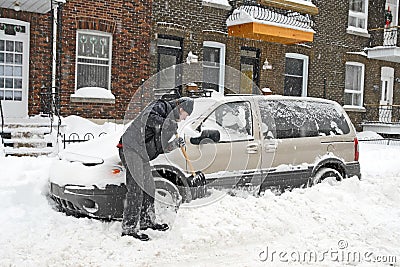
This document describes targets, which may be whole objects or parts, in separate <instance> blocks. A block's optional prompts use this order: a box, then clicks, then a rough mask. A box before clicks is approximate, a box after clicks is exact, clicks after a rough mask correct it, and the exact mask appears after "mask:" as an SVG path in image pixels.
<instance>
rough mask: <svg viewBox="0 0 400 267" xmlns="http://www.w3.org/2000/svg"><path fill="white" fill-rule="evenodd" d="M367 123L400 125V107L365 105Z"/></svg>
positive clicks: (364, 117)
mask: <svg viewBox="0 0 400 267" xmlns="http://www.w3.org/2000/svg"><path fill="white" fill-rule="evenodd" d="M365 108H366V112H365V113H364V115H363V121H364V122H365V123H381V124H400V105H365Z"/></svg>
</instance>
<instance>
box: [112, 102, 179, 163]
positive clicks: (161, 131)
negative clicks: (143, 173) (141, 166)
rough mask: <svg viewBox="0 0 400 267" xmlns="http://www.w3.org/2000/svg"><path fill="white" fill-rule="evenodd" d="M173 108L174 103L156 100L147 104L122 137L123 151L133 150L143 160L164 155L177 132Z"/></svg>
mask: <svg viewBox="0 0 400 267" xmlns="http://www.w3.org/2000/svg"><path fill="white" fill-rule="evenodd" d="M175 107H176V103H175V102H174V101H164V100H156V101H154V102H152V103H151V104H149V105H148V106H147V107H146V108H145V109H144V110H143V111H142V112H141V113H140V114H139V115H138V116H137V117H136V118H135V119H134V120H133V121H132V124H131V125H130V126H129V127H128V128H127V129H126V131H125V133H124V134H123V135H122V137H121V141H120V143H122V147H123V149H125V148H126V149H133V150H135V151H136V152H137V153H138V154H139V155H140V156H141V157H142V158H143V159H144V160H152V159H155V158H156V157H158V155H160V154H163V153H165V152H166V148H167V147H168V145H169V144H168V141H169V140H170V139H171V137H172V136H173V135H175V133H176V130H177V123H176V121H175V120H176V119H178V118H179V111H178V110H177V109H176V108H175Z"/></svg>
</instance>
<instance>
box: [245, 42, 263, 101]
mask: <svg viewBox="0 0 400 267" xmlns="http://www.w3.org/2000/svg"><path fill="white" fill-rule="evenodd" d="M240 72H241V73H242V76H241V79H240V93H241V94H257V93H259V90H258V89H257V87H258V85H259V81H260V75H259V73H260V50H259V49H254V48H249V47H242V49H241V51H240ZM245 77H247V78H248V79H246V78H245Z"/></svg>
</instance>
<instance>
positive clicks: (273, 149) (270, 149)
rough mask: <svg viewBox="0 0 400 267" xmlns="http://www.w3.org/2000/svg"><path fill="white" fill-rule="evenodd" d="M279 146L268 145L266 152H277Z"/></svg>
mask: <svg viewBox="0 0 400 267" xmlns="http://www.w3.org/2000/svg"><path fill="white" fill-rule="evenodd" d="M277 147H278V146H277V145H276V144H266V145H265V151H267V152H273V151H275V150H276V148H277Z"/></svg>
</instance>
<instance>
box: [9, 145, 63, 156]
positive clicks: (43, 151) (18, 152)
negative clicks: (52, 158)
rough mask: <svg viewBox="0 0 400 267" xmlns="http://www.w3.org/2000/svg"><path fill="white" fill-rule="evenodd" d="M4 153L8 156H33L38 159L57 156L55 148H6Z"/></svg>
mask: <svg viewBox="0 0 400 267" xmlns="http://www.w3.org/2000/svg"><path fill="white" fill-rule="evenodd" d="M4 152H5V155H6V156H17V157H23V156H31V157H38V156H48V155H52V154H55V153H56V152H57V151H56V149H55V148H53V147H45V148H31V147H23V148H11V147H5V148H4Z"/></svg>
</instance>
